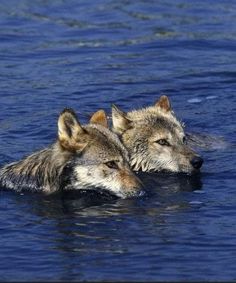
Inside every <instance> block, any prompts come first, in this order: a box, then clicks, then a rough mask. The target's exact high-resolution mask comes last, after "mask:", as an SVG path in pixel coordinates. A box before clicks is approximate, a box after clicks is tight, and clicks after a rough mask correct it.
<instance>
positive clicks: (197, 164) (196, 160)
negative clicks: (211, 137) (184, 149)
mask: <svg viewBox="0 0 236 283" xmlns="http://www.w3.org/2000/svg"><path fill="white" fill-rule="evenodd" d="M190 163H191V164H192V166H193V168H195V169H200V168H201V166H202V163H203V159H202V158H201V157H199V156H195V157H194V158H193V159H192V160H191V161H190Z"/></svg>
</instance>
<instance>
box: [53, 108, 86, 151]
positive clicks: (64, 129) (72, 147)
mask: <svg viewBox="0 0 236 283" xmlns="http://www.w3.org/2000/svg"><path fill="white" fill-rule="evenodd" d="M87 137H88V134H87V133H86V131H85V130H84V129H83V128H82V127H81V125H80V123H79V121H78V119H77V116H76V114H75V112H74V111H73V110H72V109H69V108H65V109H64V110H63V111H62V112H61V114H60V116H59V119H58V140H59V143H60V145H61V146H62V147H63V148H64V149H66V150H68V151H82V150H83V149H84V148H85V146H86V145H87V143H88V142H87V139H86V138H87Z"/></svg>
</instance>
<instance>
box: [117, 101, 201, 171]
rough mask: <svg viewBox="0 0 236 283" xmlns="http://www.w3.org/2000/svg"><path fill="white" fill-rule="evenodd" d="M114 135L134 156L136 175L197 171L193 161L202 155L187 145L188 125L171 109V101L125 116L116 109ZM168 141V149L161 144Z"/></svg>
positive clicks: (133, 166) (132, 161) (131, 163)
mask: <svg viewBox="0 0 236 283" xmlns="http://www.w3.org/2000/svg"><path fill="white" fill-rule="evenodd" d="M112 121H113V131H114V132H115V133H117V134H118V135H119V136H120V138H121V141H122V142H123V144H124V146H125V147H126V148H127V150H128V152H129V155H130V165H131V167H132V168H133V170H135V171H139V170H140V171H163V170H164V171H170V172H185V173H192V172H195V171H197V170H196V169H195V168H193V166H192V165H191V160H192V159H193V158H194V157H197V156H198V155H197V154H196V153H195V152H194V151H193V150H192V149H191V148H189V146H188V145H187V144H186V143H185V142H184V138H185V133H184V125H183V124H182V123H181V122H179V121H178V120H177V118H176V116H175V114H174V112H173V111H172V110H171V109H170V102H169V100H168V98H167V97H164V96H163V97H161V98H160V100H159V102H157V103H156V105H155V106H151V107H147V108H143V109H140V110H135V111H131V112H128V113H125V112H122V111H121V110H119V109H118V108H117V107H116V106H113V108H112ZM160 140H165V141H168V146H166V145H160V144H159V143H158V141H160Z"/></svg>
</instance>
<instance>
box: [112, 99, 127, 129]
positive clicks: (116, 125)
mask: <svg viewBox="0 0 236 283" xmlns="http://www.w3.org/2000/svg"><path fill="white" fill-rule="evenodd" d="M111 109H112V124H113V130H114V131H115V132H116V133H117V134H122V133H123V132H124V131H126V130H128V129H129V128H131V123H132V121H131V120H129V119H128V118H127V114H126V113H125V112H123V111H121V110H119V109H118V108H117V107H116V106H115V105H114V104H112V108H111Z"/></svg>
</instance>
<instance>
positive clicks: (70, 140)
mask: <svg viewBox="0 0 236 283" xmlns="http://www.w3.org/2000/svg"><path fill="white" fill-rule="evenodd" d="M0 185H1V186H2V187H4V188H7V189H12V190H15V191H22V190H28V191H32V192H43V193H46V194H51V193H54V192H58V191H62V190H63V191H68V190H73V189H76V190H79V189H82V190H89V189H92V188H95V189H96V190H98V191H99V190H101V191H102V190H106V191H108V192H110V193H111V194H113V195H116V196H118V197H121V198H127V197H132V196H138V195H141V194H142V192H143V191H142V185H141V181H140V180H139V179H138V178H137V177H136V176H135V174H134V173H133V172H132V171H131V169H130V167H129V164H128V153H127V150H126V149H125V147H124V146H123V145H122V143H121V142H120V140H119V138H118V137H117V135H115V134H114V133H113V132H111V131H110V130H109V129H108V128H107V120H106V114H105V112H104V111H103V110H100V111H98V112H96V113H95V114H94V115H93V116H92V117H91V119H90V123H89V124H87V125H84V126H81V124H80V122H79V120H78V118H77V116H76V114H75V112H74V111H73V110H72V109H64V111H63V112H62V113H61V114H60V115H59V119H58V138H57V140H56V142H55V143H53V144H51V145H50V146H48V147H47V148H45V149H43V150H40V151H37V152H35V153H33V154H31V155H30V156H28V157H26V158H24V159H22V160H20V161H18V162H13V163H10V164H8V165H5V166H4V167H2V168H1V169H0Z"/></svg>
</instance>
